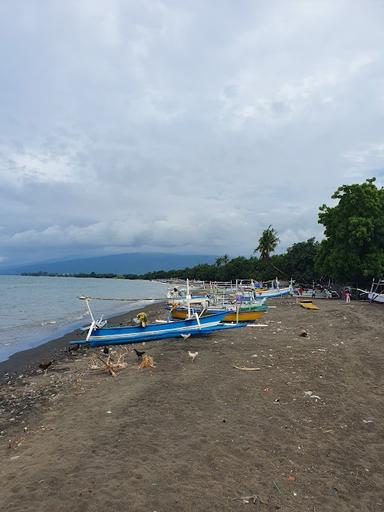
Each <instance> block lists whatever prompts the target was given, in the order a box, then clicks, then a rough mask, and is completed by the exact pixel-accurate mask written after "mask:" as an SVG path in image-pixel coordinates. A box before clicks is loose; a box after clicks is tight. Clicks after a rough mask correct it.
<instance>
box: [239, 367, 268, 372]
mask: <svg viewBox="0 0 384 512" xmlns="http://www.w3.org/2000/svg"><path fill="white" fill-rule="evenodd" d="M233 368H236V370H243V371H244V372H258V371H259V370H261V368H247V367H245V366H233Z"/></svg>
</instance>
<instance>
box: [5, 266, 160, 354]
mask: <svg viewBox="0 0 384 512" xmlns="http://www.w3.org/2000/svg"><path fill="white" fill-rule="evenodd" d="M166 292H167V285H166V284H163V283H158V282H155V281H141V280H135V281H131V280H126V279H96V278H75V277H46V276H41V277H40V276H39V277H34V276H1V275H0V361H5V360H6V359H7V358H8V357H9V356H10V355H12V354H14V353H15V352H19V351H21V350H26V349H28V348H32V347H35V346H37V345H40V344H42V343H45V342H46V341H49V340H51V339H55V338H58V337H60V336H62V335H64V334H65V333H67V332H70V331H71V330H73V329H76V328H78V327H81V326H86V325H89V324H90V317H89V315H88V313H87V309H86V304H85V302H84V301H82V300H79V299H78V297H79V296H82V295H83V296H84V295H86V296H91V297H109V298H121V299H136V301H135V302H119V301H92V304H91V305H92V310H93V311H94V313H95V316H96V318H98V317H99V316H100V315H101V314H103V315H104V318H106V317H111V316H114V315H117V314H119V313H124V312H127V311H130V310H132V309H136V308H138V307H142V306H144V305H147V304H150V303H151V302H149V301H143V300H140V299H147V298H161V297H165V296H166Z"/></svg>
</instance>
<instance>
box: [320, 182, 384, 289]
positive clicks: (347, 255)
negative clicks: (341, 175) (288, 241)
mask: <svg viewBox="0 0 384 512" xmlns="http://www.w3.org/2000/svg"><path fill="white" fill-rule="evenodd" d="M332 199H336V200H338V204H337V205H336V206H333V207H331V206H327V205H325V204H323V205H322V206H321V207H320V211H319V223H320V224H323V226H324V227H325V233H324V234H325V240H323V241H322V242H321V244H320V249H319V254H318V256H317V258H316V268H317V269H318V270H319V271H320V272H321V273H323V274H325V275H327V276H330V277H333V278H335V279H337V280H342V281H350V282H357V281H360V282H361V281H368V280H369V279H370V278H372V277H374V276H377V277H379V276H382V275H383V273H384V189H383V188H378V187H377V186H376V184H375V178H371V179H368V180H366V181H365V182H364V183H362V184H353V185H343V186H341V187H339V188H338V189H337V190H336V192H335V193H334V194H333V195H332Z"/></svg>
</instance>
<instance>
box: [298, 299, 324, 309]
mask: <svg viewBox="0 0 384 512" xmlns="http://www.w3.org/2000/svg"><path fill="white" fill-rule="evenodd" d="M299 304H300V306H301V307H302V308H304V309H319V308H318V306H316V304H314V302H313V301H312V300H301V301H299Z"/></svg>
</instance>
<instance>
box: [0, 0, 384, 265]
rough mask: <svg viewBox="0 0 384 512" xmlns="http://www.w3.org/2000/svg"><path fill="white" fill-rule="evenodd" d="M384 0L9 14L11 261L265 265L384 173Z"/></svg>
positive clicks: (216, 2) (2, 38)
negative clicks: (236, 260) (262, 255)
mask: <svg viewBox="0 0 384 512" xmlns="http://www.w3.org/2000/svg"><path fill="white" fill-rule="evenodd" d="M383 27H384V2H383V1H381V0H372V1H371V0H361V1H359V0H345V1H343V0H329V1H327V0H313V1H310V0H305V1H304V0H302V1H294V0H290V1H286V0H281V1H278V0H276V1H273V0H271V1H265V0H263V1H261V0H259V1H258V0H249V1H247V0H236V1H234V0H231V1H229V0H211V1H206V0H140V1H139V0H136V1H129V0H65V1H63V0H58V1H56V0H49V1H43V0H2V1H1V3H0V74H1V77H0V78H1V82H0V83H1V87H0V106H1V111H0V112H1V115H0V178H1V187H0V261H1V262H2V265H9V264H14V263H19V262H25V261H35V260H42V259H53V258H59V257H67V256H70V255H71V256H79V255H84V256H89V255H96V254H97V255H98V254H111V253H116V252H133V251H134V252H136V251H140V252H141V251H148V252H149V251H167V252H178V253H190V252H194V253H200V254H201V253H207V254H224V253H229V254H230V255H233V256H236V255H239V254H243V255H246V256H248V255H250V254H251V252H252V251H253V249H254V248H255V246H256V245H257V239H258V237H259V236H260V233H261V231H262V230H263V229H265V228H266V227H267V226H268V225H269V224H272V225H273V226H274V228H275V229H276V230H277V231H278V233H279V236H280V239H281V245H280V250H282V249H284V248H286V247H287V246H288V245H291V244H292V243H294V242H297V241H301V240H305V239H307V238H309V237H311V236H316V237H317V238H321V236H322V227H321V226H319V225H318V224H317V212H318V207H319V206H320V205H321V204H322V203H324V202H327V203H328V204H330V202H331V201H330V196H331V194H332V193H333V191H334V190H335V189H336V187H337V186H339V185H341V184H344V183H353V182H361V181H363V180H364V179H365V178H366V177H371V176H377V177H378V180H379V183H380V184H381V183H382V178H381V177H383V176H384V116H383V114H384V59H383V56H384V29H383Z"/></svg>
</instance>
